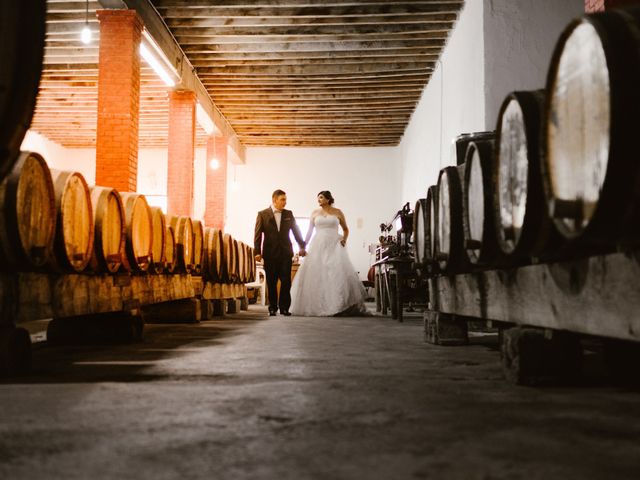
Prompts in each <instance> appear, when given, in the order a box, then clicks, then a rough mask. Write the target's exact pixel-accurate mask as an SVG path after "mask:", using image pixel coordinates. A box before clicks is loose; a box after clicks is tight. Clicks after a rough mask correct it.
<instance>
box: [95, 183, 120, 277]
mask: <svg viewBox="0 0 640 480" xmlns="http://www.w3.org/2000/svg"><path fill="white" fill-rule="evenodd" d="M90 190H91V206H92V208H93V222H94V223H93V225H94V238H93V254H92V255H91V260H90V262H89V266H90V268H91V270H93V271H94V272H109V273H115V272H117V271H118V269H119V268H120V265H122V257H123V256H124V244H125V235H126V232H125V219H124V206H123V205H122V198H121V197H120V193H118V191H117V190H116V189H114V188H108V187H97V186H93V187H91V189H90Z"/></svg>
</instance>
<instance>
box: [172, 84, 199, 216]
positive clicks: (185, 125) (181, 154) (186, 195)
mask: <svg viewBox="0 0 640 480" xmlns="http://www.w3.org/2000/svg"><path fill="white" fill-rule="evenodd" d="M195 141H196V94H195V92H192V91H188V90H175V91H172V92H170V93H169V170H168V172H167V213H169V214H170V215H186V216H191V215H192V214H193V159H194V157H195Z"/></svg>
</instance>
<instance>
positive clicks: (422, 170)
mask: <svg viewBox="0 0 640 480" xmlns="http://www.w3.org/2000/svg"><path fill="white" fill-rule="evenodd" d="M482 12H483V0H467V1H466V2H465V6H464V8H463V10H462V12H461V13H460V16H459V19H458V23H457V24H456V27H455V29H454V30H453V32H452V33H451V36H450V38H449V41H448V43H447V46H446V47H445V49H444V52H443V54H442V56H441V60H440V62H439V64H438V65H437V68H436V70H435V72H434V73H433V75H432V77H431V79H430V81H429V83H428V85H427V87H426V88H425V90H424V92H423V94H422V98H421V100H420V102H419V103H418V106H417V107H416V110H415V112H414V113H413V115H412V117H411V121H410V123H409V126H408V127H407V129H406V131H405V134H404V137H403V139H402V142H401V143H400V155H401V164H402V187H401V192H402V193H401V197H402V202H406V201H410V202H411V204H412V205H413V204H414V203H415V201H416V200H417V199H418V198H424V197H425V196H426V194H427V188H428V187H429V186H430V185H433V184H435V183H436V182H437V180H438V172H439V171H440V169H441V168H442V167H444V166H446V165H450V164H451V163H452V162H451V140H452V139H453V138H454V137H456V136H457V135H459V134H460V133H464V132H473V131H481V130H484V127H485V112H484V101H483V95H484V46H483V28H482V17H483V13H482Z"/></svg>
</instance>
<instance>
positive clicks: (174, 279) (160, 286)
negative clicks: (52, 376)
mask: <svg viewBox="0 0 640 480" xmlns="http://www.w3.org/2000/svg"><path fill="white" fill-rule="evenodd" d="M244 296H246V288H245V287H244V285H239V284H219V283H211V282H209V281H204V280H202V278H201V277H195V276H191V275H187V274H183V275H77V274H74V275H71V274H69V275H56V274H49V273H24V272H20V273H5V274H0V318H1V321H0V323H2V324H12V323H20V322H25V321H29V320H38V319H44V318H64V317H74V316H79V315H92V314H100V313H107V312H122V311H130V310H133V309H137V308H139V307H142V306H144V305H150V304H154V303H162V302H169V301H173V300H181V299H187V298H195V297H201V298H203V299H206V300H217V299H232V298H242V297H244Z"/></svg>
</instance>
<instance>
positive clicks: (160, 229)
mask: <svg viewBox="0 0 640 480" xmlns="http://www.w3.org/2000/svg"><path fill="white" fill-rule="evenodd" d="M150 208H151V224H152V225H153V230H152V233H153V241H152V242H151V266H150V267H149V271H151V272H153V273H162V272H164V271H165V269H166V266H167V265H166V263H167V260H166V248H165V243H166V241H167V240H166V236H167V222H166V219H165V216H164V212H163V211H162V209H161V208H160V207H150Z"/></svg>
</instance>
